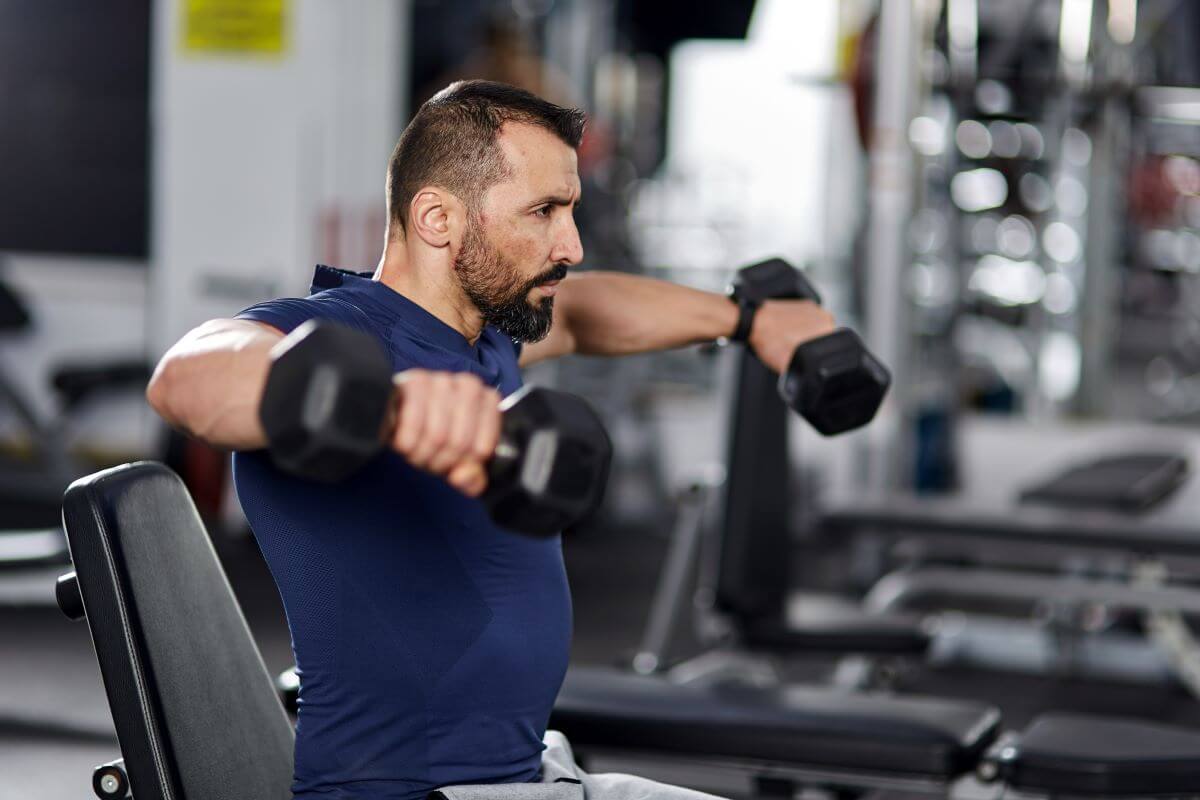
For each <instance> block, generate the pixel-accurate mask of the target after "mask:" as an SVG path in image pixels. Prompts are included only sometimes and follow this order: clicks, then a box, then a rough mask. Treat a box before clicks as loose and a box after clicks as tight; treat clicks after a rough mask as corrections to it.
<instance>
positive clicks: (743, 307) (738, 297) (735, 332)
mask: <svg viewBox="0 0 1200 800" xmlns="http://www.w3.org/2000/svg"><path fill="white" fill-rule="evenodd" d="M728 299H729V301H730V307H731V313H733V314H734V315H735V316H734V323H733V326H732V328H729V327H727V328H726V330H728V331H730V333H729V334H727V335H726V336H725V337H724V338H725V339H726V340H727V341H729V342H736V343H738V344H748V343H749V342H750V332H751V331H752V330H753V328H754V318H755V316H756V314H757V313H758V308H759V306H761V305H762V302H761V301H760V300H757V299H754V298H750V297H747V296H746V295H745V294H743V293H742V292H740V291H738V287H737V286H736V285H734V286H732V287H730V290H729V294H728Z"/></svg>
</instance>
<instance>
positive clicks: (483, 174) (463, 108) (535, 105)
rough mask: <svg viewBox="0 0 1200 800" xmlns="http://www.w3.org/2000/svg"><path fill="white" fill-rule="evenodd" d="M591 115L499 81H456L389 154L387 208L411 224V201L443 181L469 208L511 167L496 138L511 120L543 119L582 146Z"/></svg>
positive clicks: (417, 116)
mask: <svg viewBox="0 0 1200 800" xmlns="http://www.w3.org/2000/svg"><path fill="white" fill-rule="evenodd" d="M586 119H587V118H586V116H585V115H584V113H583V112H582V111H580V110H579V109H577V108H564V107H562V106H557V105H555V104H554V103H551V102H548V101H546V100H543V99H542V98H540V97H538V96H537V95H535V94H532V93H530V92H527V91H525V90H524V89H518V88H516V87H515V86H509V85H508V84H504V83H497V82H495V81H479V80H474V81H457V82H455V83H452V84H450V85H449V86H447V87H446V88H445V89H442V90H441V91H440V92H438V93H437V94H435V95H434V96H433V97H431V98H429V99H428V100H427V101H425V103H424V104H423V105H422V106H421V107H420V109H418V110H417V113H416V114H415V115H414V116H413V118H412V121H411V122H409V123H408V127H407V128H405V129H404V133H402V134H401V135H400V140H399V141H397V142H396V148H395V149H394V150H393V151H392V158H391V160H390V161H389V162H388V177H387V198H388V215H389V216H390V218H391V221H392V222H396V223H399V224H400V229H401V230H405V229H406V222H407V217H408V206H409V204H410V203H411V202H412V198H413V195H414V194H416V193H417V191H418V190H419V189H420V188H421V187H422V186H430V185H433V186H441V187H443V188H445V189H448V190H449V191H451V192H453V193H454V194H455V195H456V196H457V197H458V198H459V199H461V200H462V201H463V202H464V203H467V205H468V206H469V207H471V208H475V207H477V204H478V202H479V200H480V199H481V198H482V197H483V193H484V192H486V191H487V189H488V188H489V187H491V186H492V185H493V184H495V183H497V182H498V181H500V180H502V179H503V178H504V177H506V176H507V175H508V174H509V169H510V167H509V164H508V163H507V162H506V161H505V159H504V154H503V153H502V152H501V151H500V148H499V146H497V144H496V136H497V134H498V133H499V132H500V128H501V127H502V126H503V125H504V123H506V122H523V123H528V124H530V125H537V126H538V127H541V128H545V129H546V130H548V131H550V132H551V133H553V134H554V135H555V136H557V137H558V138H559V139H561V140H562V141H563V142H564V143H565V144H567V145H569V146H571V147H573V148H578V147H579V142H580V140H581V139H582V138H583V127H584V124H585V122H586Z"/></svg>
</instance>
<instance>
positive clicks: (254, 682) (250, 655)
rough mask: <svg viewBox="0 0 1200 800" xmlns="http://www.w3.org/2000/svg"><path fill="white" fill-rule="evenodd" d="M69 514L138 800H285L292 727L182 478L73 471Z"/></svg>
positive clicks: (147, 468)
mask: <svg viewBox="0 0 1200 800" xmlns="http://www.w3.org/2000/svg"><path fill="white" fill-rule="evenodd" d="M63 523H64V526H65V528H66V532H67V541H68V544H69V546H70V550H71V558H72V560H73V561H74V563H75V574H76V576H77V581H78V591H79V594H80V595H81V597H82V601H83V610H84V612H85V614H86V617H87V621H88V627H89V628H90V630H91V635H92V642H93V644H94V645H95V648H96V659H97V661H98V662H99V664H100V674H101V677H102V678H103V680H104V689H105V692H106V693H107V695H108V702H109V706H110V707H111V709H112V715H113V722H114V724H115V726H116V730H117V738H118V739H119V740H120V743H121V752H122V754H123V756H124V758H125V769H126V771H127V772H128V775H129V781H130V785H131V786H132V789H133V793H134V796H135V797H136V798H137V800H207V799H208V798H216V797H220V798H224V800H289V798H291V796H292V795H291V782H292V753H293V749H294V747H295V736H294V733H293V730H292V726H291V723H290V722H289V721H288V718H287V715H286V714H285V713H284V711H283V707H282V706H281V705H280V704H279V700H278V698H277V697H276V695H275V689H274V687H273V685H272V683H271V678H270V676H268V674H267V670H266V667H265V666H264V665H263V662H262V657H261V656H260V655H259V652H258V648H257V646H256V645H255V643H254V640H253V638H252V637H251V636H250V630H249V629H248V628H247V627H246V621H245V618H244V617H243V616H242V613H241V610H240V609H239V607H238V604H237V601H236V600H235V599H234V596H233V592H232V591H231V590H230V587H229V583H228V582H227V581H226V579H225V573H224V572H223V571H222V569H221V565H220V562H219V561H218V560H217V556H216V553H215V552H214V551H213V548H212V544H211V542H210V541H209V538H208V534H207V533H206V531H205V530H204V525H203V524H202V523H201V521H200V517H199V516H198V515H197V513H196V508H195V506H194V505H192V501H191V498H190V497H189V496H188V492H187V489H186V488H185V487H184V485H183V482H182V481H181V480H180V479H179V477H178V476H177V475H175V474H174V473H173V472H171V471H170V470H169V469H167V468H166V467H164V466H162V465H161V464H155V463H150V462H143V463H139V464H132V465H127V466H123V467H115V468H113V469H109V470H104V471H103V472H98V473H96V474H95V475H92V476H89V477H87V478H81V479H80V480H78V481H76V482H75V483H73V484H71V487H70V488H69V489H68V490H67V493H66V496H65V497H64V499H63ZM61 588H62V587H60V589H61ZM60 596H61V595H60Z"/></svg>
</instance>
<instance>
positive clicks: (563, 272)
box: [528, 264, 568, 289]
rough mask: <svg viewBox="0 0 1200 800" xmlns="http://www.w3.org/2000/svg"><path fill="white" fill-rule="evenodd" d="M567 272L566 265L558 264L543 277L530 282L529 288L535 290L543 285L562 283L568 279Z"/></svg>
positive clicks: (543, 274)
mask: <svg viewBox="0 0 1200 800" xmlns="http://www.w3.org/2000/svg"><path fill="white" fill-rule="evenodd" d="M567 271H568V267H567V265H566V264H556V265H555V266H554V267H553V269H548V270H546V271H545V272H543V273H542V274H541V275H539V276H537V277H536V278H534V279H533V280H532V281H530V282H529V287H528V288H530V289H533V288H535V287H538V286H541V285H542V284H543V283H550V282H551V281H561V280H562V279H563V278H565V277H567Z"/></svg>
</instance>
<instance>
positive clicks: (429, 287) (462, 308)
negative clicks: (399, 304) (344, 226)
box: [372, 241, 483, 345]
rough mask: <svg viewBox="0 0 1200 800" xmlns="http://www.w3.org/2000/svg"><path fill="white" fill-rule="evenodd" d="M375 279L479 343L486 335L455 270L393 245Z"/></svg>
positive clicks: (396, 244) (384, 257)
mask: <svg viewBox="0 0 1200 800" xmlns="http://www.w3.org/2000/svg"><path fill="white" fill-rule="evenodd" d="M372 277H373V279H374V280H377V281H379V282H380V283H382V284H383V285H384V286H386V287H388V288H389V289H391V290H392V291H394V292H396V293H398V294H402V295H404V296H405V297H406V298H408V299H409V300H411V301H412V302H414V303H416V304H417V305H419V306H420V307H421V308H423V309H425V310H426V311H428V312H429V313H430V314H432V315H433V316H435V317H437V318H438V319H440V320H441V321H442V322H444V323H446V324H447V325H449V326H450V327H451V328H454V330H456V331H458V332H459V333H460V334H462V336H463V338H465V339H466V340H467V341H468V342H469V343H470V344H472V345H473V344H475V342H476V341H477V340H478V339H479V336H480V334H481V333H482V332H483V316H482V315H481V314H480V313H479V309H477V308H475V306H474V305H473V304H472V303H471V301H470V300H468V299H467V298H466V297H465V296H464V295H463V293H462V289H461V288H459V286H458V283H457V281H456V280H455V279H454V271H453V267H447V266H445V265H443V264H440V263H422V260H421V259H419V258H415V257H414V256H413V255H412V254H411V253H409V252H408V249H407V248H406V247H405V246H404V244H403V243H402V242H394V241H393V242H389V243H388V245H387V247H385V248H384V251H383V255H382V256H380V258H379V265H378V266H377V267H376V268H375V274H374V276H372Z"/></svg>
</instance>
